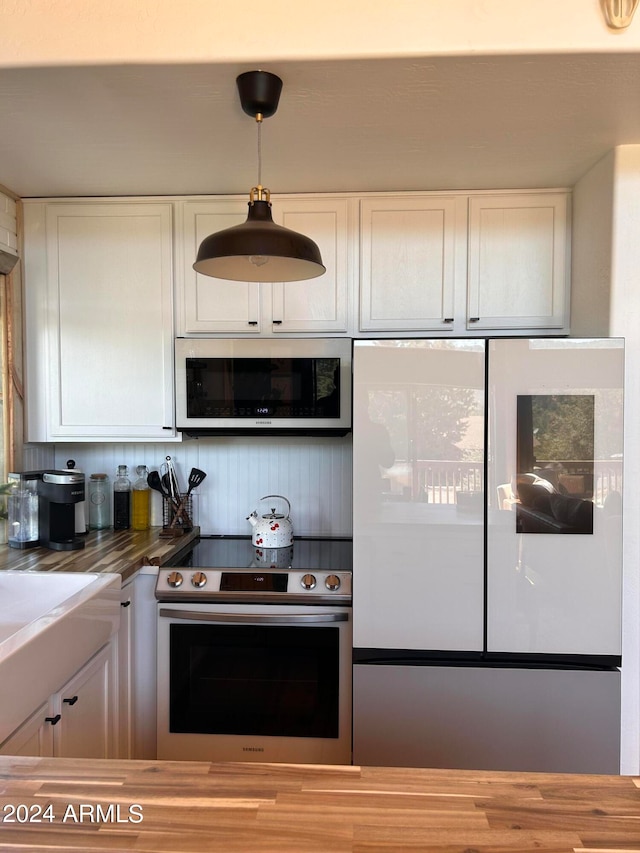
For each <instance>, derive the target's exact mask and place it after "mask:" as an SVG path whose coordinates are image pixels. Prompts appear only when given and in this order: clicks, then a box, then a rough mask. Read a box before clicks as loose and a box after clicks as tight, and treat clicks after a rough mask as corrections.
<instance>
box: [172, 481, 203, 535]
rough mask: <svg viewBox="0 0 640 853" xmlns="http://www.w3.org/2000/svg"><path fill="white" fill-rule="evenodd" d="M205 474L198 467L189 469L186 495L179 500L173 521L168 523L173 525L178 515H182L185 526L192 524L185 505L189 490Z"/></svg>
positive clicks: (192, 488)
mask: <svg viewBox="0 0 640 853" xmlns="http://www.w3.org/2000/svg"><path fill="white" fill-rule="evenodd" d="M206 476H207V475H206V473H205V472H204V471H201V470H200V469H199V468H192V469H191V471H190V473H189V479H188V483H189V488H188V489H187V493H186V495H184V497H183V498H182V500H181V501H180V504H179V506H178V509H177V510H176V514H175V516H174V518H173V521H172V522H171V525H170V526H171V527H175V526H176V525H177V523H178V519H179V518H180V516H182V518H183V519H184V522H185V525H186V526H187V527H190V526H192V525H191V519H190V518H189V516H188V514H187V513H186V510H185V507H186V505H187V502H188V500H189V498H190V496H191V492H192V491H193V490H194V489H195V488H197V487H198V486H199V485H200V484H201V483H202V481H203V480H204V478H205V477H206Z"/></svg>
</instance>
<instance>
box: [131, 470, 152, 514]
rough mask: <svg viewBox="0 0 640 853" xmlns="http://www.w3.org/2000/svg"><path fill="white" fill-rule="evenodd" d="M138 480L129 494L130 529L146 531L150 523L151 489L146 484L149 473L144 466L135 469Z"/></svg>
mask: <svg viewBox="0 0 640 853" xmlns="http://www.w3.org/2000/svg"><path fill="white" fill-rule="evenodd" d="M136 474H137V475H138V479H137V480H136V481H135V483H134V484H133V490H132V492H131V527H132V528H133V529H134V530H148V528H149V521H150V514H151V512H150V505H151V502H150V497H151V489H150V488H149V484H148V483H147V476H148V475H149V471H148V470H147V466H146V465H138V466H137V468H136Z"/></svg>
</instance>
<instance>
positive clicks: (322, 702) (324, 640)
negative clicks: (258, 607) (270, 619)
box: [170, 624, 340, 738]
mask: <svg viewBox="0 0 640 853" xmlns="http://www.w3.org/2000/svg"><path fill="white" fill-rule="evenodd" d="M339 642H340V637H339V628H336V627H304V628H300V627H293V626H268V627H267V626H257V625H242V626H236V625H230V626H225V625H220V626H218V625H178V624H173V625H171V626H170V645H171V651H170V667H171V669H170V673H171V675H170V683H171V687H170V730H171V731H172V732H189V733H197V734H233V735H265V736H271V737H317V738H337V737H338V724H339V698H338V685H339V675H340V673H339V666H340V664H339Z"/></svg>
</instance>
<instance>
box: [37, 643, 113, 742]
mask: <svg viewBox="0 0 640 853" xmlns="http://www.w3.org/2000/svg"><path fill="white" fill-rule="evenodd" d="M115 654H116V644H115V643H114V642H110V643H108V644H107V645H106V646H105V647H104V648H103V649H101V651H99V652H98V653H97V654H96V655H94V656H93V658H91V660H90V661H89V662H88V663H87V664H86V666H84V667H83V668H82V669H81V670H80V672H78V673H77V674H76V675H75V676H74V677H73V678H72V679H70V681H68V682H67V684H66V685H65V686H64V687H63V688H62V689H61V690H60V691H59V692H58V693H57V694H56V695H55V696H54V698H53V706H54V708H55V709H56V711H57V713H59V714H60V720H59V721H58V723H57V725H56V726H55V730H54V755H55V757H57V758H113V757H114V756H115V755H116V748H115V745H116V732H117V719H116V716H117V696H116V689H115V678H114V673H115V670H116V667H115V666H114V658H115Z"/></svg>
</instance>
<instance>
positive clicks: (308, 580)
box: [300, 574, 316, 589]
mask: <svg viewBox="0 0 640 853" xmlns="http://www.w3.org/2000/svg"><path fill="white" fill-rule="evenodd" d="M300 583H301V584H302V586H303V587H304V588H305V589H313V588H314V586H315V585H316V579H315V576H314V575H309V574H307V575H302V578H301V579H300Z"/></svg>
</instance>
